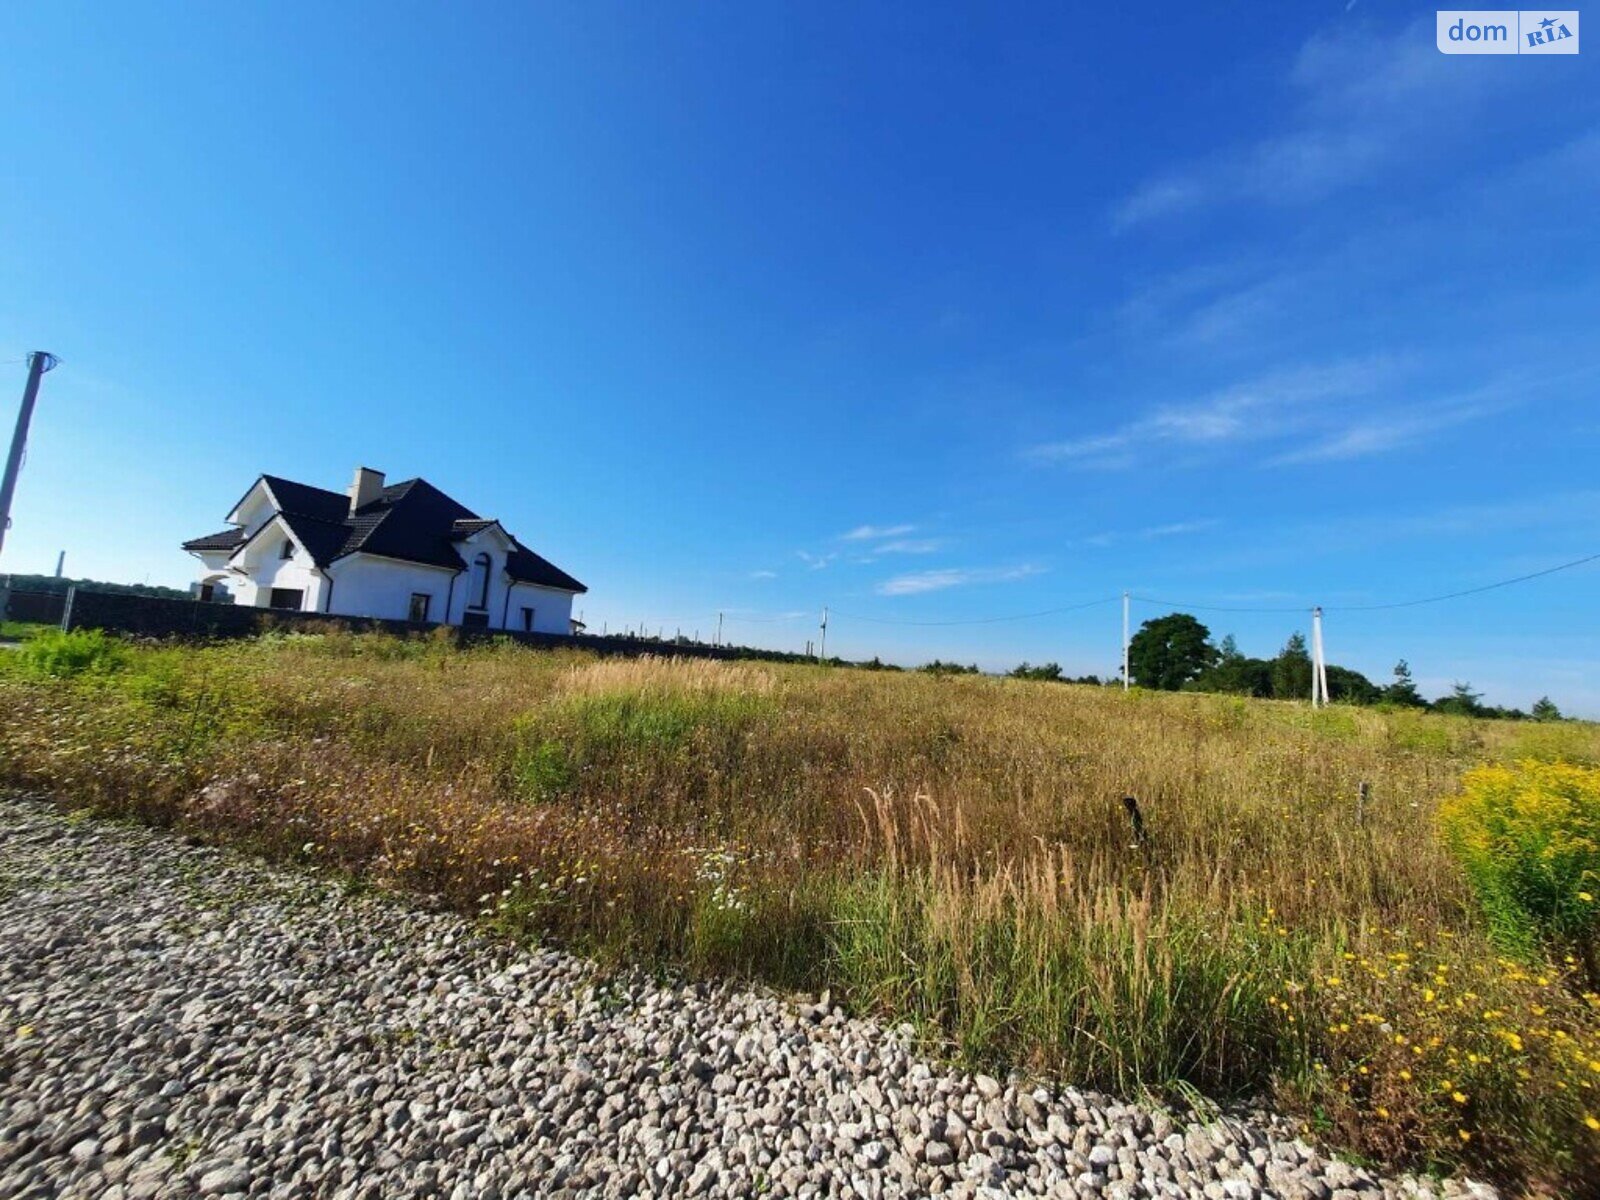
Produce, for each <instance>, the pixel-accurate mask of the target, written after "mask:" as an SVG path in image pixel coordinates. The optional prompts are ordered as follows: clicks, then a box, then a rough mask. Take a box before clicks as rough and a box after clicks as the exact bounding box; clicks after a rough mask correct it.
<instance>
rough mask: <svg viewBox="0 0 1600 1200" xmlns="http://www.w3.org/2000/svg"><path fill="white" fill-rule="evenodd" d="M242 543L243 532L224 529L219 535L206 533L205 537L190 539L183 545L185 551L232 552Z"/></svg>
mask: <svg viewBox="0 0 1600 1200" xmlns="http://www.w3.org/2000/svg"><path fill="white" fill-rule="evenodd" d="M242 541H244V530H242V529H237V528H236V529H224V530H222V532H220V533H208V534H206V535H205V537H197V538H191V539H190V540H189V541H187V542H185V543H184V544H183V548H184V549H185V550H232V549H233V548H234V547H235V546H237V545H238V544H239V543H240V542H242Z"/></svg>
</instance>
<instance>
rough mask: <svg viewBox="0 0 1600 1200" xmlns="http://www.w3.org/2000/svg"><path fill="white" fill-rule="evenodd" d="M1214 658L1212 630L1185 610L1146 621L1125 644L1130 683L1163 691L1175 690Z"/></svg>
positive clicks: (1203, 668) (1215, 650) (1214, 660)
mask: <svg viewBox="0 0 1600 1200" xmlns="http://www.w3.org/2000/svg"><path fill="white" fill-rule="evenodd" d="M1216 660H1217V649H1216V647H1215V646H1213V645H1212V644H1211V631H1210V630H1209V629H1207V628H1206V627H1205V626H1204V625H1202V624H1200V622H1199V621H1197V620H1195V619H1194V618H1193V617H1191V616H1190V615H1189V614H1188V613H1168V614H1167V615H1166V616H1164V617H1156V618H1154V619H1152V620H1149V621H1146V622H1145V623H1144V624H1143V625H1141V626H1139V632H1138V633H1136V634H1134V635H1133V639H1132V640H1131V641H1130V642H1129V643H1128V667H1129V669H1130V671H1131V672H1132V674H1133V682H1135V683H1137V684H1138V685H1139V686H1140V687H1147V688H1156V689H1158V690H1160V691H1163V692H1175V691H1177V690H1178V689H1179V688H1181V687H1182V686H1183V685H1184V684H1186V683H1188V682H1189V681H1190V680H1191V679H1193V678H1194V677H1195V676H1197V675H1199V674H1200V673H1201V672H1202V671H1204V670H1205V669H1206V668H1207V667H1209V666H1211V665H1212V664H1213V663H1215V662H1216Z"/></svg>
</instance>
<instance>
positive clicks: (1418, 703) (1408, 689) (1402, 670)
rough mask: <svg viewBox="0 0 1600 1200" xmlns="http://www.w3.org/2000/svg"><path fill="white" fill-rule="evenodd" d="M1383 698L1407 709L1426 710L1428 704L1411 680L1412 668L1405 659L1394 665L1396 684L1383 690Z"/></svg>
mask: <svg viewBox="0 0 1600 1200" xmlns="http://www.w3.org/2000/svg"><path fill="white" fill-rule="evenodd" d="M1383 698H1384V699H1385V700H1387V701H1388V702H1389V703H1390V704H1399V705H1403V706H1404V707H1406V708H1426V707H1427V706H1428V702H1427V701H1426V700H1424V699H1423V698H1422V693H1421V692H1419V691H1417V685H1416V682H1415V681H1414V680H1413V679H1412V678H1411V666H1410V664H1409V663H1407V662H1406V660H1405V659H1403V658H1402V659H1401V660H1400V661H1399V662H1397V663H1395V665H1394V682H1393V683H1391V684H1389V686H1388V687H1386V688H1384V689H1383Z"/></svg>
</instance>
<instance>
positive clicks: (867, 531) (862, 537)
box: [839, 525, 917, 542]
mask: <svg viewBox="0 0 1600 1200" xmlns="http://www.w3.org/2000/svg"><path fill="white" fill-rule="evenodd" d="M916 531H917V527H916V526H915V525H857V526H856V527H855V528H854V529H852V530H851V531H850V532H849V533H841V534H840V535H839V540H840V541H844V542H870V541H873V540H875V539H877V538H894V537H904V536H905V535H906V534H908V533H915V532H916Z"/></svg>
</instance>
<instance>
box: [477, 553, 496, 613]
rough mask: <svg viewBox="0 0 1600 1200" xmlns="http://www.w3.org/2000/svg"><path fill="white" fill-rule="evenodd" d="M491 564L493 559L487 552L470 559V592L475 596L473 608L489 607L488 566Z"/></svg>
mask: <svg viewBox="0 0 1600 1200" xmlns="http://www.w3.org/2000/svg"><path fill="white" fill-rule="evenodd" d="M493 564H494V560H493V559H491V558H490V557H489V556H488V555H487V554H480V555H478V557H477V558H475V559H473V560H472V592H473V595H475V596H477V600H476V601H475V602H474V603H473V607H474V608H488V607H489V568H490V567H491V566H492V565H493Z"/></svg>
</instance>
